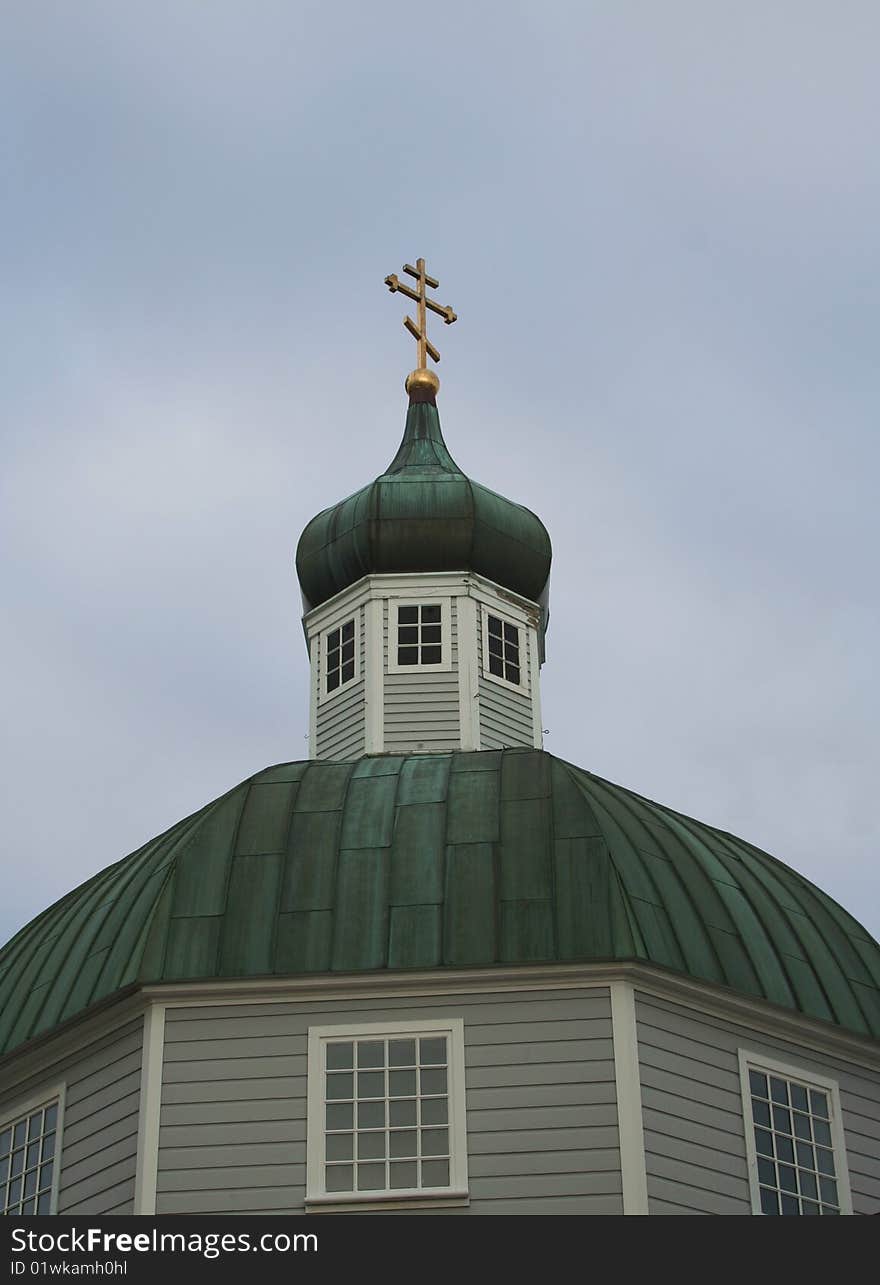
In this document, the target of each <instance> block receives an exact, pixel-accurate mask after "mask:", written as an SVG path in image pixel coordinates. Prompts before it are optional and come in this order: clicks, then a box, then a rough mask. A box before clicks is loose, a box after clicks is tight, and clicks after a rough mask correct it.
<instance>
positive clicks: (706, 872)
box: [0, 749, 880, 1054]
mask: <svg viewBox="0 0 880 1285" xmlns="http://www.w3.org/2000/svg"><path fill="white" fill-rule="evenodd" d="M608 961H640V962H642V963H647V964H651V965H654V966H656V967H660V968H664V969H667V970H669V971H670V972H671V973H674V974H678V975H685V976H687V977H690V978H694V979H698V980H700V981H703V982H706V983H709V984H710V985H715V986H719V987H726V988H728V990H731V991H734V992H736V993H738V994H740V995H745V996H751V997H754V998H756V999H758V1000H765V1001H769V1002H770V1003H772V1004H775V1005H778V1006H781V1007H782V1008H783V1009H787V1010H789V1011H794V1012H797V1013H801V1014H805V1015H807V1016H808V1017H811V1018H816V1019H819V1020H821V1021H825V1022H828V1023H832V1024H834V1025H836V1026H838V1027H842V1028H844V1029H845V1030H847V1031H851V1032H855V1033H857V1034H859V1035H862V1036H869V1037H870V1036H873V1037H874V1038H880V946H878V944H877V942H875V941H874V940H873V939H872V938H871V936H870V935H869V934H868V933H867V932H866V931H865V929H864V928H862V927H861V925H860V924H858V923H857V922H856V920H855V919H853V918H852V916H851V915H849V914H847V913H846V911H845V910H843V909H841V907H840V906H839V905H837V904H836V903H835V902H834V901H832V900H831V898H830V897H827V896H826V895H825V894H824V893H823V892H821V891H820V890H819V889H818V888H817V887H815V885H814V884H812V883H810V882H809V881H808V880H807V879H804V878H803V877H802V876H801V875H799V874H797V873H796V872H795V871H794V870H792V869H790V868H789V867H788V866H785V865H783V864H782V862H781V861H777V860H775V859H774V858H773V857H771V856H768V854H767V853H766V852H762V851H761V850H760V849H759V848H756V847H754V846H753V845H752V844H750V843H746V842H744V841H743V840H742V839H737V838H735V837H734V836H733V835H730V834H727V833H725V832H723V831H721V830H717V829H715V828H713V827H712V826H709V825H705V824H703V823H702V822H699V821H694V820H692V819H691V818H690V817H687V816H683V815H682V814H681V813H679V812H675V811H673V810H672V809H671V808H667V807H663V806H661V805H660V804H658V803H653V802H651V801H650V800H649V799H646V798H643V797H642V796H641V795H638V794H634V793H632V792H631V791H629V790H626V789H624V788H623V787H621V786H619V785H612V784H611V783H610V782H608V781H605V780H602V778H601V777H598V776H594V775H593V774H592V773H590V772H586V771H584V770H583V769H581V768H577V767H573V766H572V765H571V764H569V763H565V762H563V761H562V760H561V759H558V758H555V757H553V756H552V755H550V754H547V753H546V752H544V751H542V750H516V749H508V750H500V751H495V750H483V751H478V752H474V753H466V752H463V751H461V752H455V753H452V754H407V755H393V754H388V755H385V754H382V755H367V756H365V757H363V758H361V759H358V760H356V761H353V762H344V763H343V762H332V761H326V762H322V761H314V760H313V761H310V762H302V763H284V764H281V765H279V766H277V767H272V768H267V769H266V770H265V771H262V772H259V773H257V775H256V776H253V777H251V778H250V779H249V780H247V781H244V782H242V784H241V785H237V786H236V787H235V788H234V789H233V790H230V791H229V793H228V794H225V795H223V796H222V797H221V798H219V799H217V800H215V801H214V802H213V803H209V804H208V805H207V806H206V807H204V808H202V809H201V811H199V812H196V813H195V814H194V815H193V816H191V817H188V818H187V819H186V820H184V821H180V822H179V823H178V824H177V825H175V826H172V828H171V829H170V830H168V831H166V833H165V834H163V835H160V836H159V838H157V839H154V840H152V841H151V842H150V843H147V844H145V845H144V846H143V847H142V848H140V849H139V850H138V851H137V852H133V853H132V854H131V855H130V856H128V857H126V858H124V860H122V861H119V862H117V863H116V864H115V865H112V866H109V867H108V868H107V869H106V870H103V871H101V872H100V873H99V874H97V875H95V876H94V878H92V879H90V880H89V881H88V882H87V883H84V884H83V885H82V886H81V887H79V888H77V889H75V890H74V891H73V892H71V893H69V894H68V895H67V896H66V897H64V898H62V900H61V901H59V902H57V903H56V904H55V905H54V906H51V907H50V908H49V909H48V910H46V911H44V913H43V914H42V915H40V916H39V917H38V918H36V919H34V920H33V922H32V923H30V924H29V925H28V926H27V927H25V928H23V929H22V930H21V932H19V933H18V934H17V935H16V936H15V937H13V939H12V940H11V941H10V942H9V943H8V944H7V945H6V946H5V947H4V948H3V950H2V951H0V1054H3V1053H6V1052H9V1051H10V1050H11V1049H13V1048H16V1047H18V1046H19V1045H21V1044H23V1043H25V1042H26V1041H28V1040H30V1039H33V1038H35V1037H37V1036H40V1035H45V1034H48V1033H49V1032H50V1031H52V1030H54V1029H56V1028H57V1027H59V1026H61V1025H63V1024H64V1023H66V1022H68V1021H70V1020H73V1019H74V1018H76V1017H78V1016H80V1015H81V1014H83V1013H85V1012H86V1011H88V1010H90V1009H94V1008H95V1006H96V1005H98V1004H102V1003H103V1004H106V1003H107V1002H109V1001H110V1000H111V999H112V998H113V997H114V996H119V995H121V994H124V993H126V992H129V991H133V990H135V989H136V988H137V987H139V986H142V985H145V984H149V983H165V982H187V981H190V982H192V981H199V982H205V981H211V980H230V979H243V978H251V979H253V978H267V979H268V978H273V977H302V978H303V980H307V979H308V978H309V977H314V976H316V975H319V974H325V975H326V974H340V973H360V974H367V973H373V974H375V975H381V974H382V973H383V972H386V971H387V970H401V969H410V970H425V969H436V970H441V971H442V970H444V969H455V968H477V967H479V968H487V969H491V968H492V967H495V966H511V965H526V964H536V963H546V964H548V965H552V964H562V963H565V964H573V963H585V964H586V963H598V962H608Z"/></svg>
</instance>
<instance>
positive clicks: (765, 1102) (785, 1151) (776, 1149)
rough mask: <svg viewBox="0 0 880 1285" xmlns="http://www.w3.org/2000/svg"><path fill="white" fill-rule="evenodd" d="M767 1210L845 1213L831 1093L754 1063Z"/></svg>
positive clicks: (756, 1134) (761, 1183)
mask: <svg viewBox="0 0 880 1285" xmlns="http://www.w3.org/2000/svg"><path fill="white" fill-rule="evenodd" d="M749 1094H750V1098H751V1108H752V1122H753V1127H754V1139H755V1154H756V1159H757V1173H758V1184H759V1188H758V1189H759V1197H760V1207H761V1212H762V1213H764V1214H801V1215H803V1214H839V1213H840V1194H839V1191H838V1177H839V1176H838V1174H837V1172H836V1169H835V1157H834V1141H833V1135H832V1132H831V1110H832V1106H831V1094H830V1093H829V1092H828V1090H827V1089H824V1088H818V1087H816V1086H815V1085H811V1084H810V1083H808V1082H807V1081H800V1080H794V1079H791V1078H789V1077H787V1076H783V1075H778V1074H776V1075H774V1074H773V1073H772V1072H769V1071H763V1070H759V1069H758V1068H756V1067H749Z"/></svg>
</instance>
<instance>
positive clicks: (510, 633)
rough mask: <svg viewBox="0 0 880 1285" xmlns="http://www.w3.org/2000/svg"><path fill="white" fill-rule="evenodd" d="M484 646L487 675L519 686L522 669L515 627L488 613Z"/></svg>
mask: <svg viewBox="0 0 880 1285" xmlns="http://www.w3.org/2000/svg"><path fill="white" fill-rule="evenodd" d="M486 645H487V648H488V666H489V673H490V674H494V675H495V677H496V678H503V679H504V680H505V682H508V683H513V684H514V685H515V686H519V685H520V682H521V673H522V668H521V665H520V654H519V629H518V628H517V626H516V625H512V624H510V622H509V621H507V620H502V619H501V617H500V616H493V615H492V614H491V613H489V614H488V615H487V620H486Z"/></svg>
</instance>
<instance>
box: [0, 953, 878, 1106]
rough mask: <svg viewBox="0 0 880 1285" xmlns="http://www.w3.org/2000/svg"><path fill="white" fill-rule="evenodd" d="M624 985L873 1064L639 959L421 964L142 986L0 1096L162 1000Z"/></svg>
mask: <svg viewBox="0 0 880 1285" xmlns="http://www.w3.org/2000/svg"><path fill="white" fill-rule="evenodd" d="M614 981H628V982H631V983H632V985H633V987H634V988H635V990H636V991H637V992H639V993H641V994H644V995H646V996H653V997H654V998H657V999H659V1000H663V1001H665V1002H666V1003H677V1004H681V1005H683V1006H684V1007H686V1008H690V1009H692V1010H694V1011H695V1012H699V1013H701V1014H702V1015H704V1016H707V1017H710V1018H720V1019H722V1020H726V1021H734V1022H737V1023H739V1024H740V1025H743V1026H745V1027H747V1028H748V1029H749V1030H750V1031H752V1032H759V1033H761V1034H765V1035H768V1036H770V1037H775V1038H777V1039H784V1040H789V1041H791V1042H792V1043H795V1044H802V1045H806V1046H807V1047H808V1048H809V1049H810V1050H812V1051H815V1052H819V1053H827V1054H829V1055H830V1056H832V1057H839V1058H843V1059H845V1060H846V1061H849V1062H851V1063H853V1064H854V1065H858V1066H863V1067H865V1068H867V1069H869V1070H874V1071H876V1070H877V1069H878V1068H880V1040H873V1039H870V1038H869V1037H867V1036H859V1035H855V1034H851V1033H849V1032H847V1031H843V1030H839V1029H838V1028H836V1027H833V1026H831V1025H830V1024H829V1023H827V1022H819V1021H817V1020H815V1019H813V1018H808V1017H803V1016H801V1015H800V1014H797V1013H793V1012H791V1011H789V1010H788V1009H784V1008H780V1007H778V1006H777V1005H774V1004H769V1003H767V1002H766V1001H763V1000H752V999H748V998H746V997H745V996H740V995H737V994H736V993H735V992H733V991H725V990H722V988H721V987H717V986H712V985H711V984H709V983H703V982H698V981H695V980H692V979H690V978H687V977H681V976H677V975H676V974H674V973H671V972H667V971H666V970H665V969H662V968H656V967H654V966H653V965H650V964H643V963H639V962H637V961H622V962H614V961H611V962H608V963H595V964H593V963H582V964H553V963H548V964H536V965H528V966H525V965H523V966H510V967H500V968H482V969H481V968H471V969H455V970H450V971H449V972H445V971H441V970H439V969H427V970H422V971H418V972H412V973H386V974H385V975H383V976H381V977H379V976H377V975H376V974H375V973H369V974H358V973H347V974H344V973H340V974H324V975H321V976H316V977H311V976H300V977H297V978H290V977H285V978H276V977H266V978H256V979H253V980H250V979H247V980H240V981H222V980H216V981H208V982H168V983H163V984H156V985H148V986H144V987H143V988H142V989H141V990H140V991H137V992H135V993H134V994H128V995H125V996H124V997H123V998H122V999H121V1000H117V1001H115V1002H114V1001H113V1000H112V999H111V1000H109V1001H105V1002H102V1004H101V1007H100V1010H99V1011H98V1012H93V1013H86V1014H83V1015H82V1016H81V1017H79V1018H75V1019H72V1020H71V1022H70V1023H69V1024H68V1025H67V1026H66V1027H65V1029H64V1030H62V1031H57V1032H48V1033H47V1034H46V1035H45V1036H42V1037H40V1039H39V1042H37V1041H34V1042H33V1043H29V1045H28V1046H27V1047H26V1048H23V1049H21V1050H20V1051H16V1050H14V1049H13V1050H12V1051H11V1052H10V1053H7V1054H6V1055H5V1057H4V1059H3V1061H2V1063H0V1093H2V1094H4V1095H5V1094H6V1093H8V1092H12V1091H14V1087H15V1085H16V1084H17V1083H20V1082H21V1081H22V1080H25V1079H27V1078H29V1077H30V1076H35V1075H42V1074H46V1075H48V1074H49V1072H50V1070H51V1068H52V1067H53V1066H55V1065H56V1064H57V1063H58V1062H60V1061H61V1060H62V1059H63V1058H64V1057H67V1056H69V1055H70V1054H71V1053H74V1052H77V1051H78V1050H80V1049H82V1048H84V1047H86V1046H87V1045H89V1044H92V1043H94V1042H95V1041H96V1040H98V1039H101V1038H102V1037H103V1036H105V1035H111V1034H114V1033H115V1032H117V1031H118V1029H119V1027H120V1026H121V1025H122V1024H123V1023H124V1022H126V1021H129V1020H131V1019H132V1018H134V1017H137V1016H139V1015H140V1014H142V1013H143V1011H144V1008H145V1005H146V1004H147V1003H150V1002H152V1001H156V1000H158V1001H161V1002H162V1003H164V1004H166V1006H167V1007H183V1006H186V1005H187V1004H193V1003H197V1004H204V1005H207V1006H210V1005H213V1004H236V1003H237V1004H253V1003H255V1002H256V1003H259V1002H265V1003H297V1002H304V1003H310V1002H313V1001H315V1000H322V999H331V998H332V999H349V998H350V999H355V1000H357V999H371V998H372V999H385V998H407V997H413V998H417V997H419V996H426V997H430V996H434V995H451V994H456V993H460V994H478V993H482V994H491V993H499V994H500V993H504V992H508V991H515V990H534V991H541V990H566V989H585V988H586V989H590V988H604V989H607V988H608V986H609V985H610V983H611V982H614Z"/></svg>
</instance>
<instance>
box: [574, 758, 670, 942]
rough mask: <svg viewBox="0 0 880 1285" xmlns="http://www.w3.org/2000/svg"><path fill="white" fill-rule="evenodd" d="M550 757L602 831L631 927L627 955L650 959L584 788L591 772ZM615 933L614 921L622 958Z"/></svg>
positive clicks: (627, 920)
mask: <svg viewBox="0 0 880 1285" xmlns="http://www.w3.org/2000/svg"><path fill="white" fill-rule="evenodd" d="M550 757H551V758H552V759H553V762H554V763H558V764H559V766H560V768H562V770H563V771H564V772H565V773H566V774H567V775H568V777H569V779H570V780H571V781H572V783H573V784H574V786H575V788H576V789H577V791H578V793H579V794H580V796H581V798H582V799H583V802H584V804H585V806H586V807H587V809H588V810H589V812H590V814H591V816H592V817H593V820H594V821H595V822H596V825H597V827H598V829H599V831H600V834H601V835H602V842H603V843H604V845H605V852H606V861H607V863H608V867H609V869H610V871H611V874H612V875H613V878H614V887H615V890H616V892H617V897H618V903H619V907H620V909H621V910H622V911H623V917H624V919H625V920H626V923H627V927H628V928H629V932H630V938H631V940H630V941H629V942H627V943H626V947H627V949H626V956H627V957H628V956H629V955H634V956H635V957H637V958H638V957H641V958H643V959H648V958H649V957H650V956H649V952H648V946H647V943H646V941H645V935H644V933H643V932H642V930H641V927H640V926H639V923H638V920H637V919H635V918H634V916H633V912H632V908H631V906H630V904H629V897H628V896H627V892H626V889H625V888H624V886H623V883H622V881H621V878H620V872H619V871H618V869H617V866H616V865H615V864H614V861H613V860H612V857H611V850H610V848H609V846H608V840H607V839H606V838H605V835H604V832H603V831H602V826H601V825H600V824H599V819H598V817H597V816H596V814H595V812H594V811H593V805H592V801H591V799H590V797H589V795H588V794H587V793H586V791H585V790H584V784H583V781H582V780H580V777H581V776H582V775H584V776H589V775H590V773H588V772H585V771H584V769H583V768H578V767H575V766H574V764H573V763H568V762H566V760H565V759H560V758H556V756H555V755H550ZM613 934H614V924H613V923H612V925H611V936H612V940H611V949H612V954H613V957H614V958H615V959H617V958H620V956H619V955H618V954H617V951H616V948H615V943H614V937H613Z"/></svg>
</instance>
